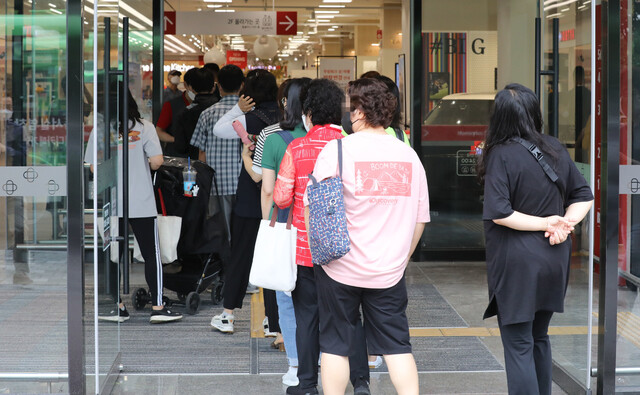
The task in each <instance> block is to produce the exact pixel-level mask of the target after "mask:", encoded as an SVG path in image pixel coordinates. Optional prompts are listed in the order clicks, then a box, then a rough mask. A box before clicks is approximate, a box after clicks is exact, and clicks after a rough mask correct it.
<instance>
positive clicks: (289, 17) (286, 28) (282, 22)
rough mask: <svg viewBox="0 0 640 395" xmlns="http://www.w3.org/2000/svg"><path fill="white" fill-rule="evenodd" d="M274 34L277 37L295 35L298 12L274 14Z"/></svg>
mask: <svg viewBox="0 0 640 395" xmlns="http://www.w3.org/2000/svg"><path fill="white" fill-rule="evenodd" d="M276 32H277V34H278V35H285V36H286V35H296V34H297V33H298V12H296V11H278V12H277V14H276Z"/></svg>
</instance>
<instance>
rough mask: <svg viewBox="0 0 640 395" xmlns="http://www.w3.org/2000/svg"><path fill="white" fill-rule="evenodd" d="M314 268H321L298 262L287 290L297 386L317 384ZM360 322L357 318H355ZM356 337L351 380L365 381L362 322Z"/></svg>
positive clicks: (352, 355)
mask: <svg viewBox="0 0 640 395" xmlns="http://www.w3.org/2000/svg"><path fill="white" fill-rule="evenodd" d="M315 270H322V269H321V268H317V269H316V268H314V267H306V266H298V278H297V280H296V288H295V289H294V290H293V292H291V297H292V299H293V309H294V312H295V315H296V346H297V348H298V379H299V380H300V388H305V389H306V388H311V387H316V386H317V385H318V357H319V356H320V342H319V327H320V318H319V314H318V292H317V290H316V280H315V273H314V271H315ZM358 321H359V322H360V320H358ZM357 331H358V334H357V338H358V339H360V340H361V341H359V342H358V344H357V346H356V347H355V348H354V350H352V354H351V355H349V368H350V379H351V383H352V384H355V382H356V380H357V379H359V378H362V379H365V380H367V381H369V365H368V362H367V344H366V341H365V337H364V329H363V328H362V324H361V323H360V325H358V328H357Z"/></svg>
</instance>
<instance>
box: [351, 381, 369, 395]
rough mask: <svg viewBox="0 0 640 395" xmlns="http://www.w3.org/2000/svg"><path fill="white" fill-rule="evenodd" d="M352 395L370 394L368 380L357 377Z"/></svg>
mask: <svg viewBox="0 0 640 395" xmlns="http://www.w3.org/2000/svg"><path fill="white" fill-rule="evenodd" d="M353 395H371V391H370V390H369V382H368V381H367V380H365V379H363V378H359V379H357V380H356V383H355V385H354V386H353Z"/></svg>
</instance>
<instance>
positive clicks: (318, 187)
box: [307, 140, 351, 265]
mask: <svg viewBox="0 0 640 395" xmlns="http://www.w3.org/2000/svg"><path fill="white" fill-rule="evenodd" d="M338 167H339V172H340V175H339V176H338V177H331V178H327V179H325V180H322V181H320V182H318V181H317V180H316V179H315V177H313V174H309V179H310V180H311V182H312V185H309V186H308V187H307V197H308V199H309V229H308V237H309V248H310V249H311V262H313V264H314V265H326V264H328V263H330V262H332V261H335V260H336V259H339V258H341V257H343V256H345V255H346V254H347V253H348V252H349V250H350V248H351V241H350V239H349V231H348V230H347V216H346V213H345V209H344V195H343V192H342V140H338Z"/></svg>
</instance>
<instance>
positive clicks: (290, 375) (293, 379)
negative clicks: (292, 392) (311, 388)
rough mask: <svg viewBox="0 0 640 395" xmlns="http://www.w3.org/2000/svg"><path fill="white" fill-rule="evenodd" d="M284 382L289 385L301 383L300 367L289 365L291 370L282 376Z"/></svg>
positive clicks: (293, 385)
mask: <svg viewBox="0 0 640 395" xmlns="http://www.w3.org/2000/svg"><path fill="white" fill-rule="evenodd" d="M282 384H284V385H288V386H289V387H295V386H296V385H298V384H300V380H298V368H297V367H293V366H289V370H287V373H285V374H284V376H282Z"/></svg>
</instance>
